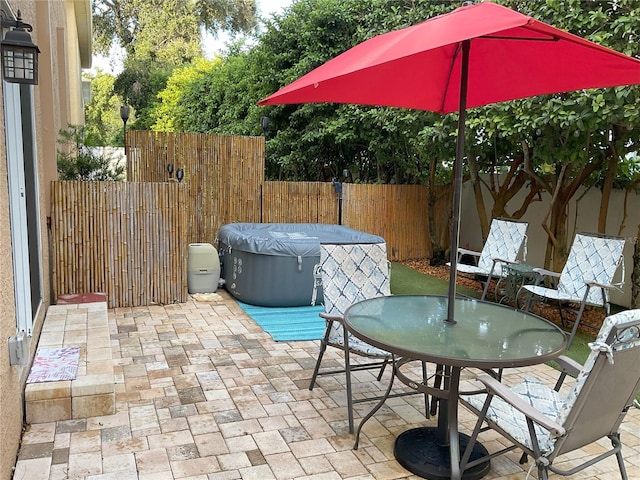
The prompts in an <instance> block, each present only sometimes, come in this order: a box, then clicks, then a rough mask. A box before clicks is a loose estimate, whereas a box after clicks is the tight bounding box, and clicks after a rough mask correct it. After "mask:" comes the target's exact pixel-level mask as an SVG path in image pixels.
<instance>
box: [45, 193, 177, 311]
mask: <svg viewBox="0 0 640 480" xmlns="http://www.w3.org/2000/svg"><path fill="white" fill-rule="evenodd" d="M186 190H187V188H186V185H180V184H177V183H149V182H144V183H143V182H53V183H52V189H51V192H52V203H51V220H52V223H51V230H52V242H53V278H54V295H55V296H56V297H57V296H59V295H62V294H70V293H87V292H103V293H105V294H106V295H107V302H108V305H109V308H114V307H134V306H140V305H152V304H169V303H175V302H182V301H186V300H187V298H188V294H187V281H186V280H187V278H186V275H187V267H186V263H185V262H186V258H187V231H188V230H187V224H186V217H185V216H184V214H183V212H182V209H181V208H179V207H180V206H181V205H184V203H185V198H186Z"/></svg>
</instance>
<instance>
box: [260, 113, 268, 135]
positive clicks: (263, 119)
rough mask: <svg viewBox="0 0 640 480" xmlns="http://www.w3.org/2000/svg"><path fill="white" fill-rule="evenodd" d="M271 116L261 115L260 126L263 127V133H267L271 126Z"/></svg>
mask: <svg viewBox="0 0 640 480" xmlns="http://www.w3.org/2000/svg"><path fill="white" fill-rule="evenodd" d="M269 123H270V121H269V117H260V126H261V127H262V133H263V135H265V136H266V135H267V129H268V128H269Z"/></svg>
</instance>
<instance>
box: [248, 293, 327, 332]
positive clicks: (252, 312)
mask: <svg viewBox="0 0 640 480" xmlns="http://www.w3.org/2000/svg"><path fill="white" fill-rule="evenodd" d="M236 301H237V300H236ZM238 305H240V307H241V308H242V309H243V310H244V311H245V312H246V314H247V315H249V316H250V317H251V318H252V319H253V320H254V321H255V322H256V323H257V324H258V325H260V326H261V327H262V329H263V330H264V331H265V332H267V333H268V334H269V335H271V338H273V339H274V340H275V341H276V342H290V341H296V340H319V339H321V338H322V336H323V335H324V330H325V321H324V319H322V318H321V317H319V316H318V314H319V313H320V312H323V311H324V307H322V305H316V306H309V307H261V306H256V305H248V304H246V303H242V302H238Z"/></svg>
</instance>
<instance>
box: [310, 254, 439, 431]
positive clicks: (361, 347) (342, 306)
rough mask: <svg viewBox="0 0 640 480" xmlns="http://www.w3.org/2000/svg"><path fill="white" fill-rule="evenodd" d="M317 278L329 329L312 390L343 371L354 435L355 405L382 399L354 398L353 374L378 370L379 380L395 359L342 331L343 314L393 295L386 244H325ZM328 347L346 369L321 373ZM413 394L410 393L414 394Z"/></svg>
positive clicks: (316, 269)
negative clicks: (324, 377) (367, 301)
mask: <svg viewBox="0 0 640 480" xmlns="http://www.w3.org/2000/svg"><path fill="white" fill-rule="evenodd" d="M314 276H315V277H316V286H317V287H319V286H322V293H323V297H324V312H323V313H321V314H320V316H321V317H322V318H324V319H325V320H326V330H325V334H324V337H323V338H322V340H321V341H320V353H319V354H318V359H317V361H316V366H315V369H314V371H313V376H312V377H311V382H310V384H309V390H312V389H313V387H314V385H315V383H316V379H317V377H318V376H319V375H333V374H336V373H342V372H344V373H345V375H346V389H347V409H348V415H349V432H350V433H353V431H354V427H353V405H354V403H360V402H365V401H371V400H379V399H380V398H381V397H380V396H376V397H372V398H358V399H354V398H353V392H352V388H351V372H354V371H358V370H370V369H379V372H378V375H377V379H378V381H379V380H380V379H381V378H382V375H383V373H384V369H385V367H386V365H387V364H388V363H389V362H390V361H391V360H392V358H391V354H390V353H389V352H386V351H384V350H381V349H379V348H376V347H374V346H372V345H369V344H368V343H366V342H364V341H362V340H360V339H358V338H357V337H355V336H353V335H351V334H350V333H348V332H347V330H346V329H345V328H343V322H344V312H345V311H346V310H347V308H348V307H349V306H350V305H352V304H353V303H356V302H359V301H361V300H365V299H368V298H373V297H378V296H383V295H391V289H390V275H389V261H388V260H387V248H386V243H377V244H329V243H322V244H320V263H319V264H318V265H316V268H315V273H314ZM315 297H316V295H315V291H314V296H313V299H312V303H315ZM328 346H331V347H334V348H337V349H339V350H342V351H343V352H344V367H343V368H339V369H331V370H322V371H321V370H320V366H321V363H322V359H323V356H324V353H325V351H326V349H327V347H328ZM350 353H354V354H357V355H360V356H362V357H367V358H369V359H371V360H370V361H366V362H364V363H356V364H352V363H351V361H350ZM423 374H424V375H425V376H426V367H425V366H424V365H423ZM414 393H415V392H411V394H414ZM402 395H404V394H402ZM390 396H391V397H393V396H398V395H390ZM426 400H427V399H426V398H425V401H426ZM427 415H428V414H427Z"/></svg>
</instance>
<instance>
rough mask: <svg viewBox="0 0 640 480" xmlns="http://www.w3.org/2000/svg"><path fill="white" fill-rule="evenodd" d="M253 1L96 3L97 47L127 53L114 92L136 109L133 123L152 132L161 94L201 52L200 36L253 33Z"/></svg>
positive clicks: (100, 50) (132, 0) (104, 0)
mask: <svg viewBox="0 0 640 480" xmlns="http://www.w3.org/2000/svg"><path fill="white" fill-rule="evenodd" d="M255 25H256V6H255V0H163V1H162V2H161V3H158V2H157V1H155V0H119V1H117V2H114V1H111V0H97V1H95V2H93V27H94V29H93V30H94V51H95V52H97V53H102V54H108V52H109V50H110V49H111V48H112V46H113V45H116V46H119V47H121V48H123V49H124V50H125V52H126V59H125V69H124V71H123V72H122V73H121V74H120V75H119V76H118V78H117V79H116V81H115V84H114V91H115V92H116V94H117V95H119V96H120V97H121V98H122V99H123V101H124V102H126V103H127V104H129V105H131V106H132V107H133V109H134V110H135V112H136V119H135V121H133V120H132V122H131V124H130V127H131V128H137V129H142V130H150V129H151V128H152V126H153V124H154V123H155V118H154V116H153V111H154V109H155V108H156V106H157V105H159V103H160V102H159V100H158V97H157V95H158V93H159V92H160V91H161V90H163V89H164V88H165V86H166V82H167V79H168V78H169V76H170V75H171V73H172V71H173V69H174V68H176V67H177V66H183V65H186V64H188V63H189V62H191V61H193V60H194V59H197V58H200V57H201V56H202V47H201V43H200V42H201V34H202V31H203V30H205V31H207V32H209V33H211V34H213V35H217V34H218V32H219V31H221V30H225V31H227V32H230V33H233V34H235V33H250V32H252V31H253V29H254V28H255Z"/></svg>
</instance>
